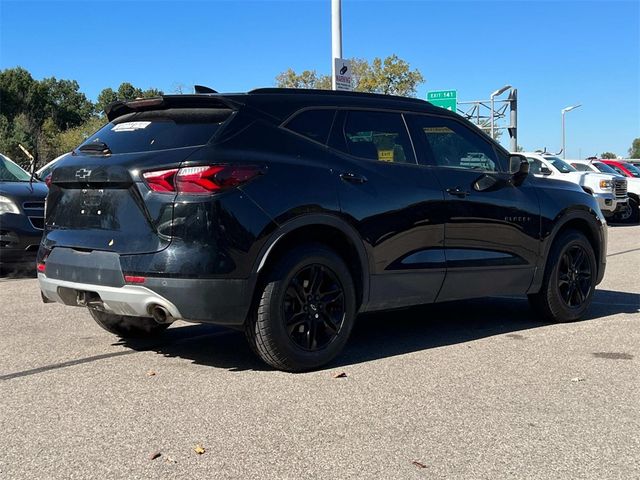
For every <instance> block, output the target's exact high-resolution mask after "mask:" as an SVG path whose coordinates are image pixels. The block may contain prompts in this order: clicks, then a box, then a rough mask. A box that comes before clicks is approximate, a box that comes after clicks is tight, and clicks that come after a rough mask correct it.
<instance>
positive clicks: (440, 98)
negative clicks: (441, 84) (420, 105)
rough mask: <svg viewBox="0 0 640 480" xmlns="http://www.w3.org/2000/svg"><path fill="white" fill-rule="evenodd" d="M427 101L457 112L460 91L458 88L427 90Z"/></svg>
mask: <svg viewBox="0 0 640 480" xmlns="http://www.w3.org/2000/svg"><path fill="white" fill-rule="evenodd" d="M427 102H429V103H431V104H432V105H435V106H436V107H441V108H446V109H447V110H451V111H452V112H455V111H457V110H458V92H457V91H456V90H436V91H434V92H427Z"/></svg>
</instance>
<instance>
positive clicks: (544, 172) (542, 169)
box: [540, 165, 551, 176]
mask: <svg viewBox="0 0 640 480" xmlns="http://www.w3.org/2000/svg"><path fill="white" fill-rule="evenodd" d="M540 173H541V174H542V175H545V176H549V175H551V170H549V168H548V167H545V166H544V165H543V166H542V167H540Z"/></svg>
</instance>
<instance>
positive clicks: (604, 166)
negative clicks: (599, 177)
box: [591, 162, 618, 175]
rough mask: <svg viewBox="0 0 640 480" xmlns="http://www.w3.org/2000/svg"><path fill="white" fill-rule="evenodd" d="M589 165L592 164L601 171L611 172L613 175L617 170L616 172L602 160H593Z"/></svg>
mask: <svg viewBox="0 0 640 480" xmlns="http://www.w3.org/2000/svg"><path fill="white" fill-rule="evenodd" d="M591 165H594V166H595V167H596V168H597V169H598V170H600V171H601V172H604V173H612V174H614V175H618V172H616V171H615V170H614V169H613V168H611V167H610V166H609V165H607V164H606V163H602V162H593V163H592V164H591Z"/></svg>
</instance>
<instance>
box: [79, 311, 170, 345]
mask: <svg viewBox="0 0 640 480" xmlns="http://www.w3.org/2000/svg"><path fill="white" fill-rule="evenodd" d="M89 313H90V314H91V317H92V318H93V319H94V320H95V321H96V323H97V324H98V325H100V327H102V328H103V329H105V330H106V331H107V332H109V333H113V334H115V335H118V336H119V337H121V338H125V339H126V338H146V337H154V336H156V335H159V334H161V333H162V332H164V331H165V330H166V329H167V328H168V327H169V325H170V323H158V322H156V321H155V320H154V319H153V318H147V317H131V316H128V315H116V314H114V313H107V312H102V311H100V310H96V309H95V308H89Z"/></svg>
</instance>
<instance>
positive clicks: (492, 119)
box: [489, 85, 511, 139]
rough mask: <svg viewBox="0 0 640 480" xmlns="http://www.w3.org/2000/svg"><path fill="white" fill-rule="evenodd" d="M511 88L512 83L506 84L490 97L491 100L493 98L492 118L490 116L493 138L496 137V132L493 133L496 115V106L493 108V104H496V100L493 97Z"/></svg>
mask: <svg viewBox="0 0 640 480" xmlns="http://www.w3.org/2000/svg"><path fill="white" fill-rule="evenodd" d="M510 88H511V85H505V86H504V87H502V88H501V89H499V90H496V91H495V92H493V93H492V94H491V96H490V97H489V98H490V100H491V118H490V123H491V138H493V139H495V138H496V137H495V136H494V134H493V133H494V116H495V115H494V111H495V110H494V108H493V106H494V100H493V99H494V98H495V97H497V96H498V95H500V94H502V93H504V92H506V91H507V90H509V89H510Z"/></svg>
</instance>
